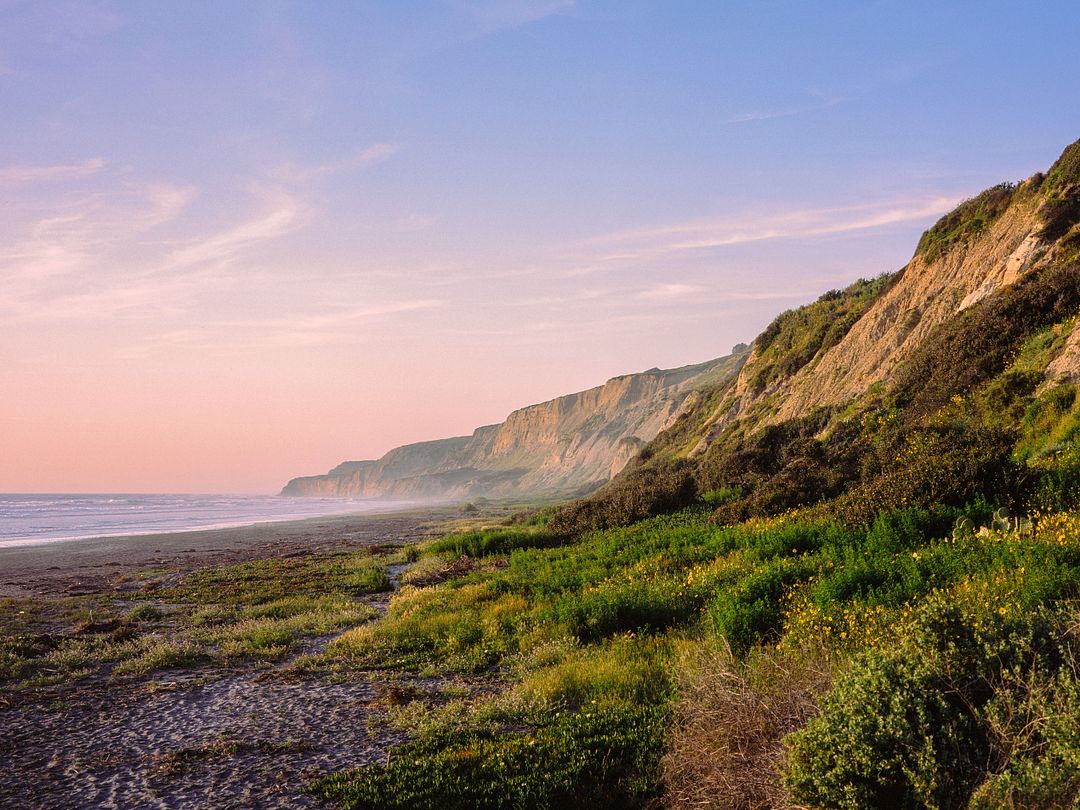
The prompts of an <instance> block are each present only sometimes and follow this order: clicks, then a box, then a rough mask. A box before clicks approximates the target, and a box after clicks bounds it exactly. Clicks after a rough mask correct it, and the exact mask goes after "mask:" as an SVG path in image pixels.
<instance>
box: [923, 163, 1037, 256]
mask: <svg viewBox="0 0 1080 810" xmlns="http://www.w3.org/2000/svg"><path fill="white" fill-rule="evenodd" d="M1015 192H1016V185H1015V184H1014V183H1001V184H999V185H996V186H993V187H992V188H988V189H987V190H986V191H984V192H982V194H980V195H978V196H977V197H973V198H972V199H970V200H965V201H964V202H962V203H960V205H958V206H957V207H956V208H954V209H953V210H952V211H950V212H949V213H948V214H946V215H945V216H943V217H942V218H941V219H939V220H938V221H937V222H936V223H935V224H934V226H933V227H932V228H931V229H930V230H928V231H926V233H924V234H923V235H922V238H921V239H920V240H919V246H918V247H917V248H916V250H915V253H916V255H920V254H921V255H922V256H923V257H924V258H925V259H926V261H928V262H929V261H933V260H934V259H936V258H937V257H938V256H940V255H942V254H943V253H945V252H947V251H948V250H949V249H951V248H952V247H953V246H954V245H956V244H959V243H961V242H963V241H966V240H967V239H969V238H970V237H972V236H974V235H975V234H977V233H980V232H982V231H984V230H985V229H986V228H987V227H989V226H990V224H991V223H992V222H993V221H994V220H995V219H997V218H998V217H999V216H1001V215H1002V214H1003V213H1004V212H1005V209H1006V208H1008V207H1009V204H1010V203H1011V202H1012V199H1013V195H1014V194H1015Z"/></svg>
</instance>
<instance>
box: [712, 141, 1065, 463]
mask: <svg viewBox="0 0 1080 810" xmlns="http://www.w3.org/2000/svg"><path fill="white" fill-rule="evenodd" d="M1077 154H1080V143H1078V144H1074V145H1073V146H1072V147H1070V148H1069V150H1066V153H1065V155H1063V156H1062V158H1061V160H1060V161H1059V162H1058V164H1055V168H1056V167H1057V166H1059V165H1061V164H1062V163H1063V162H1066V161H1068V160H1070V159H1075V158H1076V157H1077ZM1074 162H1075V161H1074ZM1054 171H1055V169H1051V173H1050V175H1048V176H1047V177H1044V176H1043V175H1041V174H1040V175H1036V176H1034V177H1032V178H1029V179H1028V180H1027V181H1025V182H1024V183H1021V184H1019V185H1018V186H1017V187H1016V189H1015V190H1014V191H1013V192H1012V195H1011V198H1010V201H1009V203H1008V205H1007V207H1006V208H1005V210H1004V211H1003V212H1001V213H1000V215H998V216H996V217H995V218H994V219H993V220H992V221H991V222H989V223H987V224H986V225H985V227H983V228H981V229H979V230H978V232H976V233H974V234H973V235H970V236H968V237H966V238H963V239H958V240H957V243H956V244H952V245H950V246H948V248H947V249H942V250H940V251H937V252H932V251H926V250H924V249H923V248H920V250H918V251H917V252H916V254H915V256H914V257H913V258H912V259H911V261H910V262H909V263H908V264H907V266H905V267H904V268H903V269H902V270H901V271H900V272H899V273H898V274H897V277H896V278H895V279H894V280H893V281H892V283H890V284H889V285H888V286H887V288H886V289H885V290H884V292H882V293H881V295H880V296H879V297H878V298H877V299H876V300H875V301H874V302H873V303H872V304H871V305H870V307H869V308H868V310H867V311H866V312H865V313H864V314H863V315H862V316H861V317H860V318H859V319H858V320H857V321H856V322H855V324H854V325H853V326H852V327H851V329H850V330H849V331H848V332H847V334H846V335H845V336H844V337H843V339H841V340H840V341H839V342H838V343H836V344H835V345H833V346H831V347H830V348H828V349H827V350H823V351H821V352H819V353H818V354H817V356H815V357H814V358H813V359H812V360H811V361H810V362H809V363H807V364H806V365H804V366H802V367H801V368H800V369H799V370H798V371H797V372H795V373H793V374H791V375H788V376H784V377H780V378H779V379H775V380H773V381H772V382H771V384H770V385H768V386H766V387H765V388H760V387H757V386H755V384H754V383H755V380H756V379H758V378H759V370H760V366H761V365H762V362H763V359H762V357H761V353H760V352H759V351H758V350H757V348H755V350H754V351H753V352H752V353H751V355H750V356H749V357H748V358H747V361H746V363H745V364H744V366H743V368H742V369H741V371H740V373H739V374H738V376H737V377H736V378H735V380H734V382H733V384H732V386H731V388H730V391H729V393H728V396H726V397H724V398H723V400H722V402H721V403H720V405H719V406H718V407H717V409H716V410H715V412H714V413H713V414H712V415H711V417H710V418H709V419H708V420H707V422H706V429H705V430H704V431H703V434H702V438H701V441H700V442H699V443H698V445H697V446H696V447H695V449H694V453H695V454H696V453H700V452H702V451H704V449H705V448H707V447H708V446H709V444H710V443H711V442H712V440H713V439H714V438H715V437H717V436H718V435H720V433H721V432H722V431H723V430H724V428H726V427H727V426H729V425H731V424H732V423H733V422H736V421H742V422H744V423H745V424H747V426H748V429H754V427H762V426H765V425H769V424H776V423H779V422H782V421H784V420H787V419H792V418H797V417H800V416H804V415H806V414H808V413H810V412H811V411H812V410H813V409H814V408H817V407H820V406H842V405H844V404H846V403H848V402H850V401H851V400H853V399H855V398H856V397H858V396H860V395H863V394H865V393H866V392H867V391H868V390H869V389H871V388H872V387H873V386H875V384H880V383H886V382H887V381H888V380H889V379H890V377H891V375H892V374H893V372H894V371H895V370H896V368H897V366H899V365H900V364H901V363H903V362H904V360H906V359H907V358H908V357H910V356H911V354H912V352H914V351H915V349H916V348H917V347H918V346H919V345H920V344H921V343H922V342H923V341H924V340H925V339H926V337H927V335H928V334H929V333H930V332H931V330H933V329H934V328H935V327H936V326H938V325H939V324H942V323H944V322H945V321H947V320H949V319H950V318H952V317H954V316H955V315H957V314H958V313H959V312H961V311H962V310H964V309H966V308H968V307H970V306H972V305H973V304H975V303H976V302H977V301H979V300H981V299H982V298H984V297H986V296H987V295H989V294H991V293H993V292H994V291H996V290H998V289H1000V288H1001V287H1004V286H1006V285H1010V284H1014V283H1015V282H1016V281H1018V280H1019V279H1020V278H1022V277H1024V275H1025V274H1027V273H1030V272H1033V271H1036V270H1038V269H1040V268H1041V267H1043V266H1046V265H1047V264H1049V263H1051V262H1053V261H1058V260H1060V259H1062V258H1063V253H1066V252H1068V251H1071V250H1073V249H1075V245H1074V244H1073V243H1075V242H1077V241H1078V239H1077V237H1080V225H1075V224H1073V225H1070V226H1069V227H1070V229H1069V230H1068V231H1067V232H1066V233H1064V234H1060V233H1057V234H1055V233H1053V232H1052V231H1051V229H1050V228H1049V226H1048V225H1047V217H1048V213H1047V212H1048V210H1049V209H1048V206H1050V205H1051V204H1052V201H1053V199H1055V197H1057V198H1060V197H1062V196H1063V195H1064V196H1065V197H1066V198H1070V197H1069V195H1071V198H1070V199H1073V200H1075V199H1078V190H1080V184H1077V183H1075V182H1073V183H1072V185H1071V186H1068V187H1066V188H1065V189H1064V191H1063V190H1062V189H1061V188H1057V189H1054V190H1047V188H1045V184H1046V183H1047V180H1048V178H1049V179H1052V178H1053V176H1054ZM958 210H959V209H958ZM950 216H951V215H950ZM943 222H944V220H943ZM939 226H940V223H939ZM1048 231H1050V232H1048ZM1070 239H1071V240H1072V241H1070ZM1047 374H1048V379H1049V378H1050V377H1052V378H1053V379H1054V380H1056V381H1067V380H1075V379H1077V378H1078V377H1080V335H1078V332H1077V330H1075V329H1074V330H1073V333H1072V334H1071V335H1070V336H1069V339H1068V340H1067V341H1066V342H1064V345H1063V347H1062V349H1061V351H1060V352H1059V354H1058V355H1057V356H1056V357H1055V358H1054V360H1053V361H1052V363H1051V365H1050V366H1049V368H1048V369H1047Z"/></svg>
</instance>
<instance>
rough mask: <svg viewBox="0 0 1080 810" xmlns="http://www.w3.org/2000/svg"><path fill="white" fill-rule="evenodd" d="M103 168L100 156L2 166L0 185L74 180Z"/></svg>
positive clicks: (0, 169) (103, 163)
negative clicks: (71, 160) (74, 160)
mask: <svg viewBox="0 0 1080 810" xmlns="http://www.w3.org/2000/svg"><path fill="white" fill-rule="evenodd" d="M103 168H105V159H104V158H100V157H96V158H90V159H89V160H84V161H83V162H82V163H67V164H60V165H55V166H26V165H16V166H3V167H0V185H5V186H18V185H23V184H25V183H41V182H46V181H52V180H74V179H78V178H81V177H88V176H90V175H92V174H96V173H97V172H99V171H101V170H102V169H103Z"/></svg>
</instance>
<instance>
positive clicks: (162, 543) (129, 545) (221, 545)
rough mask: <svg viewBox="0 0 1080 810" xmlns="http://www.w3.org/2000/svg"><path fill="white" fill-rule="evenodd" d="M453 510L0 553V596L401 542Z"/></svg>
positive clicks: (51, 592) (86, 588)
mask: <svg viewBox="0 0 1080 810" xmlns="http://www.w3.org/2000/svg"><path fill="white" fill-rule="evenodd" d="M454 517H457V513H456V511H455V510H454V508H453V507H449V506H447V507H442V508H437V507H426V508H417V509H410V510H404V511H394V512H363V513H358V514H350V515H332V516H329V517H316V518H307V519H305V520H295V521H283V522H278V523H261V524H256V525H253V526H241V527H236V528H228V529H209V530H203V531H190V532H176V533H172V534H146V535H131V536H127V537H99V538H90V539H82V540H62V541H55V542H49V543H42V544H40V545H32V546H10V547H3V548H0V597H28V596H55V595H62V594H69V595H74V594H85V593H97V592H100V591H101V590H102V589H105V588H108V587H109V586H110V583H114V582H116V581H117V580H118V579H119V578H121V577H123V576H125V575H127V574H130V573H132V572H135V571H144V570H146V569H149V568H153V569H159V568H160V569H164V570H165V571H170V572H180V571H184V570H188V569H191V568H197V567H203V566H208V565H229V564H233V563H238V562H246V561H248V560H255V559H264V558H267V557H274V556H287V555H293V554H302V553H314V552H319V551H345V550H349V549H354V548H361V547H366V546H373V545H381V544H401V543H406V542H410V541H415V540H416V539H418V538H419V537H422V536H424V534H425V532H426V530H427V529H428V527H430V526H431V525H432V524H433V523H437V522H439V521H444V520H447V519H451V518H454Z"/></svg>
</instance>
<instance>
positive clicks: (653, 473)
mask: <svg viewBox="0 0 1080 810" xmlns="http://www.w3.org/2000/svg"><path fill="white" fill-rule="evenodd" d="M690 470H691V465H690V464H689V463H688V462H685V461H670V460H665V459H654V460H653V461H651V462H649V463H648V464H645V465H643V466H640V467H636V468H634V469H632V470H627V471H626V472H625V473H624V474H623V475H620V476H619V477H618V478H616V479H615V480H614V481H612V482H611V483H610V484H608V486H606V487H604V488H603V489H601V490H600V491H599V492H597V493H596V494H595V495H593V496H592V497H591V498H587V499H584V500H579V501H574V502H572V503H570V504H568V505H567V506H565V507H563V508H562V509H561V510H559V511H558V512H556V513H555V514H554V515H552V516H551V519H550V520H549V521H548V524H547V527H548V529H549V530H550V531H551V532H553V533H554V534H556V535H560V536H564V537H567V536H574V535H579V534H583V533H584V532H587V531H591V530H594V529H606V528H611V527H614V526H628V525H630V524H631V523H634V522H636V521H639V520H644V519H645V518H649V517H654V516H656V515H662V514H665V513H668V512H674V511H676V510H677V509H681V508H683V507H685V506H690V505H691V504H693V503H694V502H695V501H696V500H697V488H696V486H695V485H694V479H693V477H692V476H691V474H690Z"/></svg>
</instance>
